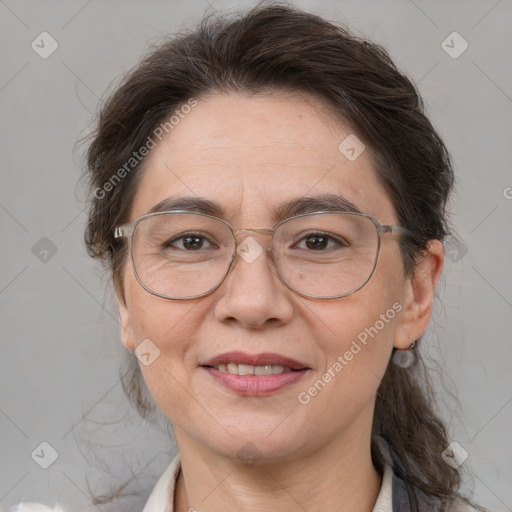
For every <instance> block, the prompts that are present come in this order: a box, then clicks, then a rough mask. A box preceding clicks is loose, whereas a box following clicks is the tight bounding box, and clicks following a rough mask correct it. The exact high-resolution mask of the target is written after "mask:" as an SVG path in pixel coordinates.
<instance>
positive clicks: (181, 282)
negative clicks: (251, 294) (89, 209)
mask: <svg viewBox="0 0 512 512" xmlns="http://www.w3.org/2000/svg"><path fill="white" fill-rule="evenodd" d="M250 233H254V234H257V235H270V236H272V242H271V244H269V246H268V247H267V251H268V253H269V255H270V258H271V259H272V261H273V263H274V265H275V268H276V270H277V273H278V275H279V276H280V278H281V279H282V281H283V282H284V283H285V284H286V286H287V287H288V288H290V289H291V290H293V291H294V292H296V293H299V294H300V295H303V296H305V297H312V298H317V299H333V298H341V297H345V296H346V295H350V294H352V293H354V292H356V291H358V290H359V289H361V288H362V287H363V286H364V285H365V284H366V283H367V282H368V281H369V280H370V278H371V276H372V274H373V272H374V270H375V267H376V265H377V260H378V257H379V251H380V244H381V236H382V235H383V234H385V233H390V234H392V235H400V236H404V235H407V234H408V231H407V230H406V229H405V228H403V227H401V226H392V225H383V224H381V223H380V222H379V221H378V220H376V219H375V218H373V217H372V216H370V215H367V214H364V213H354V212H325V211H319V212H313V213H305V214H301V215H296V216H293V217H290V218H287V219H284V220H282V221H281V222H279V223H278V224H276V225H275V226H274V227H273V228H272V229H237V230H234V229H233V228H232V226H231V225H230V224H229V223H228V222H227V221H225V220H223V219H220V218H218V217H214V216H211V215H207V214H203V213H196V212H190V211H185V210H171V211H164V212H155V213H149V214H147V215H143V216H141V217H139V218H137V219H135V220H134V221H133V222H131V223H128V224H123V225H121V226H118V227H116V229H115V233H114V237H115V238H123V237H126V238H128V239H129V243H130V249H129V251H130V257H131V261H132V267H133V270H134V273H135V276H136V278H137V280H138V282H139V283H140V285H141V286H142V287H143V288H144V289H145V290H146V291H148V292H149V293H151V294H153V295H156V296H158V297H163V298H166V299H176V300H185V299H195V298H199V297H203V296H205V295H208V294H210V293H211V292H213V291H214V290H215V289H216V288H218V287H219V286H220V284H221V283H222V282H223V281H224V279H225V277H226V276H227V275H228V273H229V271H230V269H231V268H232V267H233V265H234V264H235V261H236V260H237V258H236V256H237V254H238V255H239V256H240V257H241V258H242V259H244V260H245V261H246V262H250V261H253V260H254V259H256V258H255V255H256V253H255V252H254V251H256V252H257V253H258V254H257V257H261V256H262V255H263V254H262V253H264V252H265V251H264V250H263V249H262V247H261V245H260V244H259V243H258V242H256V241H255V239H254V238H253V239H252V240H251V243H250V244H248V243H245V244H244V241H247V240H248V238H249V237H246V238H244V240H243V241H242V242H241V243H240V244H239V243H237V240H236V238H237V236H239V235H241V234H250ZM244 247H245V254H244ZM250 251H252V256H251V257H249V253H250Z"/></svg>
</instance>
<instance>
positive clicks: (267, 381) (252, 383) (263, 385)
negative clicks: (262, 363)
mask: <svg viewBox="0 0 512 512" xmlns="http://www.w3.org/2000/svg"><path fill="white" fill-rule="evenodd" d="M203 369H204V370H206V371H207V372H208V373H209V374H210V375H211V376H212V377H213V378H214V379H215V380H216V381H217V382H218V383H219V384H222V385H223V386H225V387H227V388H229V389H231V390H232V391H235V392H236V393H238V394H240V395H247V396H264V395H270V394H271V393H275V392H276V391H279V390H281V389H283V388H285V387H287V386H290V385H291V384H293V383H295V382H297V381H298V380H299V379H301V378H302V377H303V376H304V375H305V374H306V373H307V372H308V370H307V369H306V368H304V369H303V370H297V371H294V372H286V373H279V374H276V375H235V374H233V373H229V372H222V371H220V370H217V368H211V367H205V366H203Z"/></svg>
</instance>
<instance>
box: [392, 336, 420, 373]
mask: <svg viewBox="0 0 512 512" xmlns="http://www.w3.org/2000/svg"><path fill="white" fill-rule="evenodd" d="M415 346H416V343H415V342H412V343H411V346H410V347H409V348H408V349H407V350H399V349H396V350H395V353H394V354H393V357H392V358H391V360H392V361H393V363H394V364H396V365H397V366H399V367H400V368H409V367H410V366H412V365H413V364H414V363H415V362H416V359H417V358H416V353H415V352H414V347H415Z"/></svg>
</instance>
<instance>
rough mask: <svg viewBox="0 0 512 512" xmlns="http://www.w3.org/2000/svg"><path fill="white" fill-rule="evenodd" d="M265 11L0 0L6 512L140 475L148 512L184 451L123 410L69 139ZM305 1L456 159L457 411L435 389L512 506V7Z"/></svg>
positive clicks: (449, 356) (476, 485)
mask: <svg viewBox="0 0 512 512" xmlns="http://www.w3.org/2000/svg"><path fill="white" fill-rule="evenodd" d="M254 3H255V2H253V1H247V2H239V3H236V2H232V1H222V0H217V1H216V2H214V1H213V0H212V1H211V2H210V5H211V7H210V6H209V5H208V3H207V2H205V1H204V0H189V1H187V2H183V3H182V2H170V1H155V0H152V1H149V2H135V1H120V0H111V1H108V2H100V1H99V0H91V1H89V2H88V1H87V0H80V1H66V2H64V1H60V2H59V1H36V0H33V1H14V0H0V17H1V21H0V40H1V44H2V49H3V50H2V53H1V55H2V61H1V62H2V65H1V67H0V69H1V70H2V71H1V79H0V107H1V118H0V119H1V121H0V123H1V127H0V129H1V140H2V148H3V149H2V159H1V167H2V170H1V179H2V185H1V188H0V223H1V233H2V252H1V274H0V302H1V315H2V316H1V329H2V338H1V359H0V365H1V366H0V379H1V402H0V432H1V436H0V461H1V463H0V503H1V507H2V508H3V509H5V510H7V509H8V508H9V507H10V506H11V505H13V504H14V503H17V502H19V501H21V500H29V501H30V500H32V501H39V502H44V503H46V504H48V505H50V506H53V504H54V502H55V501H56V500H59V501H61V502H62V503H63V504H65V506H67V507H69V510H75V509H76V510H78V509H80V510H86V509H94V507H93V506H92V505H91V502H90V500H89V497H88V496H89V494H90V490H89V488H88V482H89V483H90V484H91V485H93V486H95V489H96V490H98V489H104V488H106V487H105V486H106V485H107V484H108V483H109V482H111V481H112V478H114V483H117V484H120V483H122V482H123V481H124V479H126V478H128V477H130V475H131V472H130V471H131V469H130V468H131V467H135V468H136V469H137V468H138V469H141V468H144V469H143V471H142V472H143V476H142V477H139V478H138V479H137V480H134V481H133V482H132V484H133V486H132V489H133V490H134V491H136V492H138V493H140V496H139V498H137V499H136V500H135V502H134V503H135V505H138V506H139V508H140V506H141V505H142V503H143V502H144V500H145V498H146V496H147V492H148V490H149V488H150V487H151V485H152V484H153V483H154V480H155V479H156V477H157V476H158V474H159V473H160V472H161V471H162V470H163V468H164V467H165V466H166V465H167V463H168V462H169V460H170V457H171V456H172V454H173V453H174V450H175V448H174V446H173V442H172V440H170V439H169V436H168V433H167V430H168V426H167V425H166V423H165V421H163V420H162V419H161V418H160V419H159V418H158V417H157V418H156V419H155V424H154V425H153V424H151V425H149V424H148V423H143V422H142V421H140V420H139V419H138V418H137V416H136V415H134V414H133V413H132V412H130V409H129V407H128V406H127V405H126V400H125V399H124V398H123V393H122V390H121V386H120V384H119V367H120V366H121V363H122V361H123V359H124V357H125V351H124V349H123V348H122V345H121V343H120V341H119V336H118V325H117V312H116V309H115V306H114V302H113V300H112V296H111V293H110V292H109V291H108V279H107V278H106V277H105V276H103V274H102V272H101V270H99V269H98V267H97V266H95V264H94V263H93V262H92V261H90V260H89V259H88V257H87V255H86V254H85V249H84V247H83V242H82V239H83V229H84V222H85V215H84V208H85V205H84V202H83V187H80V186H79V185H78V186H77V182H78V179H79V176H80V172H81V162H82V160H81V150H80V148H79V147H75V142H76V141H77V140H78V139H79V138H81V137H83V136H84V135H86V134H87V131H88V129H89V128H90V127H91V119H92V117H91V114H92V113H94V112H95V111H96V109H97V105H98V100H99V98H101V97H104V96H105V93H106V91H107V90H110V89H111V83H112V81H113V80H114V79H115V78H117V77H119V75H120V74H121V73H123V72H125V71H127V70H128V69H129V68H130V67H131V66H132V65H133V64H134V63H135V62H136V61H137V59H138V58H139V56H140V55H141V53H142V52H143V51H144V50H145V49H146V48H147V47H148V45H149V44H151V43H153V42H155V41H156V40H157V39H158V38H159V37H160V36H162V35H164V34H167V33H170V32H173V31H176V30H179V29H180V28H181V27H182V26H186V25H187V24H189V23H195V22H197V21H198V20H199V19H200V18H201V16H202V14H203V13H204V12H205V10H207V9H209V10H210V11H214V10H217V9H220V10H224V9H226V8H229V9H232V8H245V7H248V6H252V5H254ZM295 3H296V5H298V6H300V7H302V8H305V9H308V10H311V11H314V12H316V13H318V14H321V15H324V16H326V17H327V18H329V19H331V20H334V21H339V22H342V23H346V24H347V25H348V26H349V27H352V29H354V30H355V31H356V32H359V33H360V34H361V35H364V36H365V37H367V38H369V39H372V40H374V41H375V42H378V43H381V44H383V45H384V46H385V47H386V48H387V49H388V50H389V51H390V53H391V55H392V57H393V59H394V60H395V62H396V63H397V65H398V66H399V67H400V68H401V69H402V70H404V71H405V72H406V73H407V74H408V75H409V76H410V77H411V78H412V79H413V80H414V81H415V82H416V83H417V84H418V87H419V90H420V92H421V93H422V95H423V97H424V99H425V102H426V106H427V110H428V113H429V115H430V117H431V119H432V121H433V123H434V125H435V126H436V127H437V129H438V130H439V132H440V134H441V136H442V137H443V138H444V140H445V142H446V144H447V146H448V148H449V149H450V151H451V154H452V156H453V158H454V163H455V170H456V173H457V176H458V188H457V193H456V196H455V197H454V200H453V202H452V206H451V211H452V212H453V222H454V224H455V226H456V229H457V231H458V233H459V234H460V236H461V237H462V239H463V241H464V246H461V245H452V246H451V250H454V252H452V253H451V259H452V260H453V261H450V259H448V260H447V262H446V267H445V274H444V277H443V279H442V282H441V286H440V288H439V296H440V298H441V301H442V303H440V304H438V305H437V309H436V314H435V321H434V322H433V323H432V325H431V326H430V327H429V331H428V336H427V337H426V341H427V340H428V343H425V344H424V346H425V345H428V350H429V352H430V355H431V356H432V357H433V358H434V359H435V360H436V361H437V362H438V366H439V367H440V369H441V370H442V371H443V375H444V381H445V384H446V385H447V386H448V389H450V390H452V391H454V392H456V393H457V394H458V397H459V400H460V406H457V405H456V404H455V403H454V402H453V401H452V400H450V399H449V394H448V393H447V392H446V391H444V388H441V391H440V396H441V397H442V398H446V400H445V402H446V403H445V405H444V406H443V407H444V410H445V411H446V414H447V418H448V423H449V425H450V428H451V429H452V434H451V438H452V440H454V441H457V442H458V443H459V444H460V445H461V446H462V447H463V448H464V449H465V450H466V451H467V452H468V453H469V457H468V459H467V460H466V461H465V462H464V464H463V467H464V468H465V469H466V470H467V473H468V476H467V478H466V483H465V486H466V488H467V489H469V490H473V491H474V492H475V497H476V499H477V501H478V502H480V503H481V504H483V505H484V506H487V507H488V508H489V509H491V510H495V511H505V510H512V487H511V486H510V482H511V481H512V443H511V441H510V427H511V419H512V386H511V380H512V377H511V375H512V372H511V371H510V361H511V360H512V358H511V356H512V343H510V340H511V335H510V332H511V328H512V321H511V318H512V315H511V308H512V286H511V285H512V274H511V270H510V261H511V258H510V256H511V241H512V240H511V230H510V224H511V221H512V199H511V198H512V188H510V187H512V173H511V163H510V162H511V160H510V147H511V146H510V142H511V140H510V135H511V133H512V129H511V128H512V126H511V124H512V72H511V62H512V59H511V52H510V50H511V39H512V38H511V30H510V20H511V19H512V2H511V0H500V1H496V0H480V1H450V2H447V1H446V0H443V1H429V2H427V1H420V0H415V1H414V2H413V1H407V0H395V1H386V2H382V1H377V0H374V1H363V2H361V1H348V0H337V1H334V0H333V1H325V2H313V1H312V0H310V1H300V2H295ZM43 31H47V32H49V33H50V34H51V36H52V37H53V38H54V39H55V40H56V41H57V42H58V45H59V47H58V49H57V50H56V51H55V52H54V53H53V54H52V55H51V56H50V57H48V58H47V59H43V58H41V57H40V56H39V55H38V54H37V53H36V52H35V51H34V50H33V49H32V48H31V42H32V41H33V40H35V39H36V37H37V36H38V35H39V34H40V33H41V32H43ZM453 31H457V32H458V33H459V34H460V35H461V36H462V37H463V38H464V39H465V40H466V41H467V42H468V44H469V47H468V49H467V50H466V51H465V52H464V53H463V54H462V55H460V56H459V57H458V58H452V57H451V56H450V55H448V54H447V53H446V52H445V51H444V49H443V48H442V46H441V43H442V41H443V40H445V38H446V37H447V36H448V35H449V34H451V33H452V32H453ZM459 43H460V41H459V42H457V43H456V48H457V47H459V48H460V46H457V45H459ZM507 187H508V188H507ZM43 237H47V238H48V239H49V240H51V244H49V242H48V241H47V240H43V241H40V240H41V238H43ZM37 244H39V245H37ZM52 244H53V245H52ZM34 246H35V247H36V248H35V249H34ZM53 246H54V248H55V249H56V251H57V252H56V253H55V254H53V253H52V251H51V249H52V247H53ZM55 249H54V250H55ZM44 250H49V252H48V253H47V254H45V253H44ZM466 250H467V252H466ZM41 259H43V261H41ZM44 260H46V261H44ZM435 375H437V373H436V374H435ZM43 441H46V442H48V443H50V445H51V446H52V447H53V448H54V449H55V450H56V452H57V453H58V458H57V460H56V461H55V462H54V463H53V464H52V465H51V466H50V467H49V468H48V469H42V468H41V467H39V465H38V464H36V462H35V461H34V460H33V458H32V456H31V454H32V453H33V452H34V450H35V449H36V448H37V447H38V446H39V444H40V443H41V442H43ZM40 450H41V449H39V451H37V450H36V453H40V454H41V451H40ZM43 451H44V450H43ZM48 454H49V451H48V449H47V450H46V452H45V455H44V457H48V456H49V455H48ZM42 458H43V457H41V458H40V459H42ZM109 475H113V476H109ZM137 500H138V501H137ZM71 507H72V508H71Z"/></svg>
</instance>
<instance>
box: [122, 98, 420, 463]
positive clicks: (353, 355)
mask: <svg viewBox="0 0 512 512" xmlns="http://www.w3.org/2000/svg"><path fill="white" fill-rule="evenodd" d="M350 134H351V132H350V130H349V129H348V128H346V127H345V126H343V125H342V124H341V123H340V122H339V121H336V120H335V119H333V118H331V117H330V114H329V109H328V108H326V107H325V106H324V105H323V104H322V103H321V102H320V101H319V100H317V99H315V98H313V97H309V96H301V95H298V94H294V95H291V94H276V95H274V96H271V95H260V96H242V95H240V96H239V95H215V96H213V95H211V96H207V97H204V98H202V99H201V100H199V101H198V103H197V106H195V107H194V108H192V110H191V112H190V113H188V114H187V115H186V116H184V117H183V119H180V121H179V123H178V124H177V125H175V126H174V128H173V129H172V131H170V133H169V134H168V135H166V137H165V138H163V139H162V141H161V142H160V143H159V144H158V145H157V146H156V147H155V148H154V149H153V150H152V151H151V153H150V155H149V156H148V158H147V160H146V167H145V172H144V175H143V177H142V180H141V182H140V185H139V188H138V190H137V193H136V196H135V199H134V202H133V205H132V209H131V215H130V220H134V219H136V218H137V217H139V216H141V215H144V214H146V213H148V212H149V211H150V210H151V209H152V208H153V207H154V206H155V205H157V204H158V203H160V202H161V201H163V200H165V199H166V198H169V197H171V196H173V198H176V197H180V198H181V197H189V198H196V199H197V198H199V197H200V198H204V199H207V200H210V201H214V202H216V203H218V204H219V205H220V207H221V208H222V210H223V211H224V214H223V218H224V219H225V220H227V221H228V222H229V223H230V224H231V225H232V226H233V228H234V229H239V228H270V227H272V226H274V225H275V223H276V219H275V218H273V217H272V215H271V210H272V209H276V207H278V206H279V205H280V204H282V203H284V202H288V201H291V200H296V199H300V198H304V197H305V196H308V197H312V196H317V195H324V194H335V195H338V196H343V197H344V198H345V199H347V200H349V201H350V202H352V203H353V204H354V205H355V206H356V207H358V208H359V210H361V211H362V212H364V213H367V214H369V215H372V216H373V217H375V218H377V219H378V220H379V221H380V222H381V223H382V224H396V223H397V217H396V215H395V212H394V209H393V207H392V204H391V201H390V199H389V198H388V196H387V195H386V193H385V191H384V189H383V187H382V186H381V185H380V183H379V182H378V180H377V178H376V175H375V173H374V171H373V170H372V165H371V161H370V157H369V154H368V151H367V150H365V151H363V152H362V153H361V154H360V155H359V156H358V157H357V158H356V159H355V160H353V158H352V154H351V152H348V153H346V154H344V153H343V152H342V151H341V150H340V149H339V146H340V143H341V142H342V141H344V139H346V137H347V136H349V135H350ZM349 140H351V139H349ZM342 147H343V146H342ZM346 155H349V156H350V157H351V158H350V159H349V158H347V156H346ZM247 236H251V237H252V238H254V239H255V240H257V242H258V243H259V244H260V245H261V246H262V247H267V245H266V244H268V243H269V242H270V240H269V237H267V236H265V235H263V236H261V235H254V234H251V233H249V234H247V235H242V236H239V238H238V241H239V243H240V242H242V240H244V239H245V238H246V237H247ZM128 263H129V262H128ZM122 285H123V287H124V291H125V299H126V302H125V303H123V302H122V303H121V305H120V308H121V319H122V326H123V342H124V343H125V345H126V346H127V347H128V348H129V349H134V348H135V347H136V346H137V345H139V344H140V343H141V342H142V341H143V340H147V339H149V340H151V342H152V343H153V344H154V345H156V347H158V349H159V351H160V354H159V356H158V357H157V358H156V359H155V360H154V361H153V362H152V363H151V364H149V365H145V364H142V363H141V369H142V372H143V375H144V378H145V380H146V383H147V385H148V387H149V389H150V391H151V394H152V396H153V397H154V399H155V401H156V402H157V404H158V405H159V407H160V408H161V409H162V410H163V412H164V413H165V414H166V415H167V416H168V417H169V419H170V420H171V422H172V423H173V425H174V427H175V432H176V436H177V439H178V443H180V442H181V443H182V444H185V443H189V444H191V445H192V444H193V445H195V446H196V447H200V448H202V449H208V450H211V451H213V452H216V453H217V454H222V455H225V456H228V457H233V458H234V457H240V456H241V454H245V452H251V450H252V451H253V452H254V456H256V457H264V458H267V459H269V460H271V459H278V458H280V459H283V458H284V459H286V458H294V457H299V456H305V455H307V454H313V453H315V452H317V451H318V450H319V449H320V448H321V447H326V446H328V445H329V444H331V443H333V442H335V441H336V439H340V438H343V439H345V440H352V441H353V440H355V439H359V438H360V436H361V435H363V437H365V436H367V435H369V432H370V428H371V422H372V416H373V406H374V399H375V395H376V391H377V388H378V386H379V383H380V380H381V377H382V376H383V374H384V371H385V369H386V366H387V364H388V360H389V357H390V354H391V350H392V347H393V345H395V346H397V347H399V348H407V347H408V345H409V344H410V343H411V342H412V341H413V340H414V339H415V336H416V335H418V336H419V335H420V334H421V332H422V331H423V329H424V327H425V324H424V323H422V324H421V325H419V324H418V325H417V324H414V323H413V324H411V321H410V318H409V313H408V311H409V309H410V304H409V303H410V301H411V296H412V295H413V294H411V286H410V285H411V283H410V280H409V279H407V278H406V277H405V275H404V271H403V265H402V259H401V255H400V251H399V247H398V243H397V240H396V239H395V238H394V237H393V236H390V235H384V236H383V237H382V245H381V250H380V256H379V260H378V264H377V267H376V269H375V272H374V274H373V276H372V278H371V279H370V281H369V282H368V283H367V284H366V285H365V286H364V287H363V288H362V289H360V290H359V291H357V292H356V293H354V294H352V295H348V296H346V297H343V298H339V299H328V300H320V299H312V298H306V297H303V296H300V295H298V294H296V293H294V292H293V291H291V290H290V289H289V288H287V287H286V285H285V284H283V283H282V282H281V281H280V279H279V277H278V275H277V274H276V272H275V269H274V268H273V264H272V261H271V259H270V255H269V254H268V252H267V251H263V253H262V254H261V255H260V256H259V257H257V258H256V259H255V260H254V261H251V262H248V261H245V260H244V259H242V258H238V260H237V263H236V265H235V266H234V268H232V269H231V271H230V273H229V274H228V276H227V277H226V279H225V281H224V282H223V283H222V284H221V285H220V286H219V287H218V288H217V289H216V290H215V291H214V292H213V293H211V294H210V295H208V296H205V297H202V298H199V299H193V300H184V301H178V300H169V299H164V298H159V297H157V296H154V295H151V294H150V293H148V292H147V291H145V290H144V289H143V288H142V287H141V286H140V284H139V283H138V282H137V281H136V279H135V277H134V274H133V271H132V268H131V265H129V264H127V265H126V268H125V272H124V278H123V283H122ZM420 331H421V332H420ZM365 334H366V336H365ZM363 340H364V342H363ZM146 343H147V342H146ZM234 351H236V352H243V353H245V354H248V355H249V356H255V355H259V354H263V353H267V354H268V353H272V354H277V355H278V356H283V357H286V358H291V359H293V360H295V361H297V362H299V363H300V364H301V365H302V366H303V367H306V368H307V370H304V371H302V372H301V373H300V375H297V376H296V377H294V378H295V380H294V381H293V382H291V383H288V385H286V386H284V387H280V388H278V389H275V390H273V391H272V390H271V391H270V392H266V393H262V394H256V395H254V394H252V395H251V394H247V393H244V392H242V391H237V390H234V389H233V388H231V387H229V386H226V385H225V384H223V383H221V382H220V381H219V380H218V379H216V378H215V377H214V376H212V371H211V370H209V369H208V368H206V367H204V366H203V365H204V364H205V363H206V362H208V361H210V360H211V359H212V358H214V357H216V356H218V355H220V354H225V353H228V352H234ZM152 357H153V356H152ZM234 362H235V361H234ZM336 362H338V364H336ZM329 376H330V378H329ZM273 378H275V377H273ZM319 381H321V382H319ZM248 443H250V444H248Z"/></svg>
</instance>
